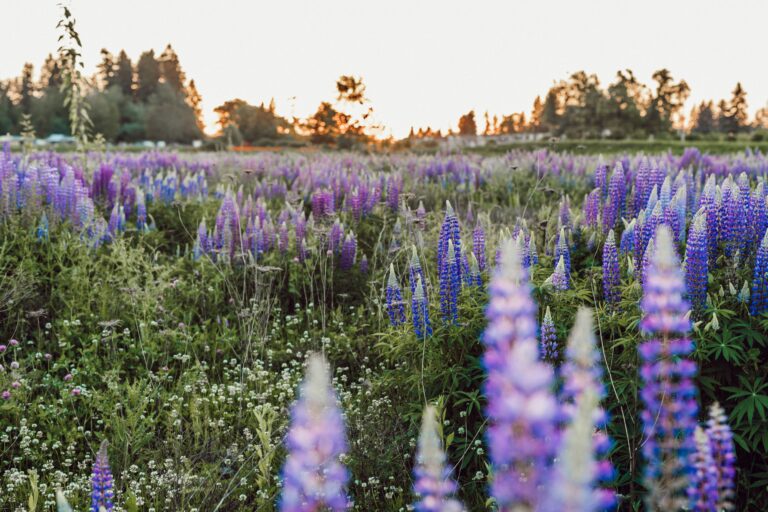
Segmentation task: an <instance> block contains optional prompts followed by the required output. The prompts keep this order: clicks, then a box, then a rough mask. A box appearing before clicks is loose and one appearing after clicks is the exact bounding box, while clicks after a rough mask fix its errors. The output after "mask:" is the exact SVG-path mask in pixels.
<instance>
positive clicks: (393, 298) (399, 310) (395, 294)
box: [385, 264, 405, 327]
mask: <svg viewBox="0 0 768 512" xmlns="http://www.w3.org/2000/svg"><path fill="white" fill-rule="evenodd" d="M385 298H386V303H387V313H388V314H389V323H391V324H392V325H393V326H394V327H397V326H398V325H401V324H403V323H405V306H404V305H403V293H402V291H400V284H399V283H398V282H397V276H396V275H395V266H394V264H390V265H389V279H388V280H387V289H386V293H385Z"/></svg>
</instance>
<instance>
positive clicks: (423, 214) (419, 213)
mask: <svg viewBox="0 0 768 512" xmlns="http://www.w3.org/2000/svg"><path fill="white" fill-rule="evenodd" d="M426 218H427V210H425V209H424V203H423V202H422V201H419V207H418V208H416V220H417V221H418V222H419V225H421V226H424V221H425V219H426Z"/></svg>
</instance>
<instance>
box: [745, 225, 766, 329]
mask: <svg viewBox="0 0 768 512" xmlns="http://www.w3.org/2000/svg"><path fill="white" fill-rule="evenodd" d="M766 310H768V230H766V232H765V234H764V235H763V241H762V242H760V247H758V249H757V257H756V258H755V269H754V271H753V273H752V293H751V297H750V301H749V314H750V315H752V316H757V315H759V314H762V313H763V312H764V311H766Z"/></svg>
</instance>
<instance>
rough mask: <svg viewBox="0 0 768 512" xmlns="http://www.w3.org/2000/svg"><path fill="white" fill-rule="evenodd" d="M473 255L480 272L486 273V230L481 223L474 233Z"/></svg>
mask: <svg viewBox="0 0 768 512" xmlns="http://www.w3.org/2000/svg"><path fill="white" fill-rule="evenodd" d="M472 254H474V255H475V258H476V259H477V264H478V267H479V268H480V271H481V272H483V271H485V230H484V229H483V226H481V225H480V223H478V224H477V225H476V226H475V230H474V231H473V232H472Z"/></svg>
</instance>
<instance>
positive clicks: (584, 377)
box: [553, 307, 615, 512]
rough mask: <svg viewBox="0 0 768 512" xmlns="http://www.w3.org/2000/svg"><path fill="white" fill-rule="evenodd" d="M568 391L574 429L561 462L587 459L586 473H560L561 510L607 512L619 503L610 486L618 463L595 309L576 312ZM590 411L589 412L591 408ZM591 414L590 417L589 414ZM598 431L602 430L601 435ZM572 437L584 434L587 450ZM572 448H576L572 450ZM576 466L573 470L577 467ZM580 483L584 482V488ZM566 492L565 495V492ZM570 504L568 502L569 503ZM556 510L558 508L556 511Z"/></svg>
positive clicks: (565, 372)
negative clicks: (605, 404) (609, 431)
mask: <svg viewBox="0 0 768 512" xmlns="http://www.w3.org/2000/svg"><path fill="white" fill-rule="evenodd" d="M561 373H562V377H563V389H562V395H561V399H560V402H561V403H562V404H563V406H562V407H563V416H564V417H565V418H566V419H568V420H569V421H570V423H571V425H570V426H569V427H568V428H567V430H566V434H565V439H564V441H563V445H562V448H561V452H560V456H559V458H560V459H568V458H574V460H571V461H564V463H565V464H566V466H567V465H569V464H577V460H575V459H583V460H584V462H585V467H584V468H582V471H584V472H585V473H586V474H579V475H575V474H566V475H563V474H562V472H557V473H559V474H558V477H557V478H559V479H561V480H562V481H564V482H565V487H566V488H565V489H563V488H559V486H555V490H556V497H557V495H558V494H559V497H560V500H558V506H560V507H561V508H559V510H573V511H582V510H606V509H609V508H611V507H612V505H613V504H614V502H615V494H614V492H613V491H612V490H611V489H609V488H608V485H607V483H608V482H609V481H610V480H612V479H613V475H614V471H613V465H612V464H611V462H610V460H609V458H608V452H609V450H610V444H611V443H610V439H609V438H608V437H607V435H606V434H605V432H604V431H605V427H606V425H607V415H606V412H605V411H604V410H603V409H602V407H600V401H601V400H602V399H603V398H604V397H605V389H604V387H603V381H602V378H603V371H602V365H601V356H600V352H599V351H598V349H597V340H596V339H595V333H594V325H593V320H592V311H591V310H590V309H589V308H584V307H581V308H579V310H578V312H577V313H576V322H575V323H574V325H573V329H571V334H570V336H569V337H568V345H567V348H566V361H565V363H564V364H563V366H562V370H561ZM585 408H586V410H585ZM587 412H589V414H588V415H587V417H586V418H582V417H581V416H582V415H583V414H586V413H587ZM583 422H587V423H586V424H585V425H583V426H582V427H581V428H585V429H586V430H585V431H584V432H581V433H580V434H577V433H576V432H577V431H576V429H577V428H580V427H578V425H579V423H583ZM595 429H598V430H597V431H596V430H595ZM569 430H570V431H571V434H570V435H571V436H576V435H578V436H579V439H581V443H583V444H585V446H581V447H580V448H576V446H574V445H573V444H571V443H572V442H573V441H575V439H571V440H570V441H569V439H568V437H569V434H568V433H567V432H568V431H569ZM569 445H570V447H569ZM569 450H579V451H580V452H581V454H580V456H579V455H578V452H577V453H575V454H569V453H568V452H569ZM573 467H575V466H570V468H571V469H573ZM561 468H563V469H565V466H561ZM579 482H581V483H580V484H579ZM563 492H565V494H563ZM571 492H575V493H576V494H575V495H574V498H575V497H576V496H578V497H579V498H578V499H577V501H575V502H569V503H565V502H566V501H568V496H569V494H570V493H571ZM563 500H565V501H563ZM553 512H554V510H553Z"/></svg>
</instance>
